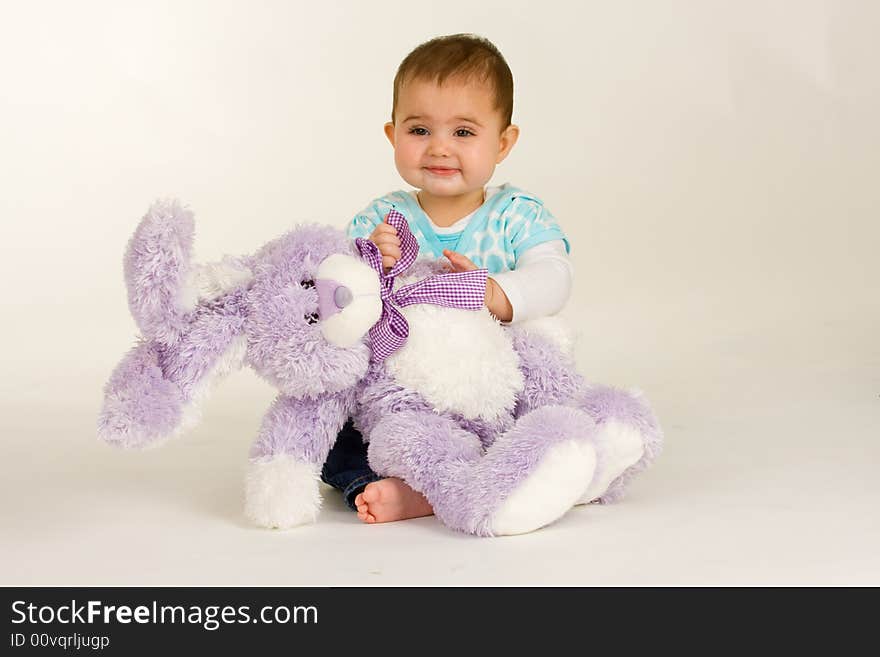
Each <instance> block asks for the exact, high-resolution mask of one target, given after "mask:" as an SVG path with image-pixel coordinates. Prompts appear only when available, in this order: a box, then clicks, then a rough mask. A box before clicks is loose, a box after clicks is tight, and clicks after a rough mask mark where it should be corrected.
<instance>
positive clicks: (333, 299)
mask: <svg viewBox="0 0 880 657" xmlns="http://www.w3.org/2000/svg"><path fill="white" fill-rule="evenodd" d="M315 290H316V291H317V292H318V317H320V318H321V319H322V320H324V319H327V318H328V317H332V316H333V315H335V314H336V313H338V312H340V311H341V310H342V309H344V308H345V307H346V306H349V305H351V302H352V301H354V294H352V291H351V289H350V288H348V287H346V286H345V285H343V284H342V283H339V282H337V281H335V280H333V279H327V278H319V279H318V280H316V281H315Z"/></svg>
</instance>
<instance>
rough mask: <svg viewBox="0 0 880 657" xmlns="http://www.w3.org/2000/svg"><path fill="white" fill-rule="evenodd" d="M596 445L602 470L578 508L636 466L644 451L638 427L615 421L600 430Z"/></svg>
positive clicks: (581, 498) (591, 483)
mask: <svg viewBox="0 0 880 657" xmlns="http://www.w3.org/2000/svg"><path fill="white" fill-rule="evenodd" d="M595 443H596V448H597V449H598V450H599V453H600V454H601V468H600V469H598V470H597V471H596V476H595V479H594V480H593V481H591V482H590V485H589V486H588V487H587V490H586V491H584V493H583V494H582V495H581V496H580V499H579V500H578V502H577V503H578V504H587V503H589V502H592V501H593V500H595V499H596V498H598V497H601V496H602V493H604V492H605V491H606V490H608V486H610V485H611V482H612V481H614V480H615V479H617V478H618V477H619V476H620V475H622V474H623V472H624V470H626V469H627V468H629V467H630V466H632V465H635V464H636V463H637V462H638V460H639V459H640V458H642V454H643V453H644V451H645V444H644V441H643V440H642V434H640V433H639V431H638V430H637V429H636V428H635V427H633V426H631V425H629V424H624V423H622V422H616V421H614V420H609V421H608V422H606V423H605V424H603V425H601V426H600V427H599V429H598V431H597V432H596V439H595Z"/></svg>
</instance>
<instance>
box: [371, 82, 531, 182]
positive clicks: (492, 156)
mask: <svg viewBox="0 0 880 657" xmlns="http://www.w3.org/2000/svg"><path fill="white" fill-rule="evenodd" d="M394 118H395V121H394V123H388V124H386V125H385V134H386V135H387V136H388V139H389V140H390V141H391V144H392V145H393V146H394V163H395V165H396V166H397V170H398V172H400V175H401V176H402V177H403V179H404V180H405V181H406V182H407V183H409V184H410V185H412V186H413V187H416V188H418V189H420V190H423V191H424V192H427V193H429V194H432V195H434V196H438V197H458V196H464V195H467V194H474V193H476V191H477V190H479V191H480V193H482V189H483V187H484V186H485V185H486V183H487V182H489V180H490V179H491V178H492V174H493V173H494V171H495V166H496V165H497V164H498V163H500V162H501V161H502V160H503V159H504V158H505V157H507V153H508V152H509V151H510V149H511V148H512V147H513V144H514V143H515V142H516V137H517V134H518V129H517V128H516V126H507V127H503V126H502V125H501V124H502V118H501V112H500V111H499V110H497V109H496V108H495V107H494V94H493V92H492V89H491V87H488V86H487V85H485V84H482V85H481V84H480V83H479V82H464V81H461V80H447V81H445V82H444V84H443V85H442V86H440V85H438V84H436V83H435V82H431V81H423V80H411V81H409V82H407V83H406V84H404V85H403V86H402V87H401V88H400V90H399V92H398V98H397V107H396V108H395V112H394Z"/></svg>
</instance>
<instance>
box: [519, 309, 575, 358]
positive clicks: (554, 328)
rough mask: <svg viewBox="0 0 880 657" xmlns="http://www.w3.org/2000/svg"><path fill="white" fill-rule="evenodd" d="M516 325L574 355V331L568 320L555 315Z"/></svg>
mask: <svg viewBox="0 0 880 657" xmlns="http://www.w3.org/2000/svg"><path fill="white" fill-rule="evenodd" d="M516 327H517V328H519V329H521V330H523V331H526V332H527V333H530V334H532V335H536V336H539V337H542V338H544V339H545V340H547V341H549V342H550V343H552V344H555V345H556V346H557V347H559V349H560V350H561V351H562V353H564V354H565V355H566V356H573V355H574V341H575V336H574V331H573V330H572V329H571V326H570V325H569V324H568V322H565V321H563V320H562V319H561V318H559V317H557V316H555V315H551V316H550V317H540V318H538V319H529V320H526V321H525V322H520V323H519V324H516Z"/></svg>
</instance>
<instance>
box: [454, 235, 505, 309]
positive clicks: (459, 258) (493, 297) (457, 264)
mask: <svg viewBox="0 0 880 657" xmlns="http://www.w3.org/2000/svg"><path fill="white" fill-rule="evenodd" d="M443 255H445V256H446V258H447V259H448V260H449V267H448V269H449V270H451V271H473V270H474V269H479V267H477V266H476V265H475V264H474V263H473V261H472V260H471V259H470V258H468V257H467V256H463V255H462V254H460V253H456V252H455V251H450V250H449V249H443ZM483 303H484V304H485V306H486V308H488V309H489V312H490V313H492V314H493V315H495V317H497V318H498V319H500V320H501V321H502V322H509V321H510V320H511V319H513V306H511V305H510V301H509V300H508V298H507V295H506V294H505V293H504V290H502V289H501V286H500V285H498V283H496V282H495V281H494V280H493V279H491V278H488V279H486V295H485V297H484V298H483Z"/></svg>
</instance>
